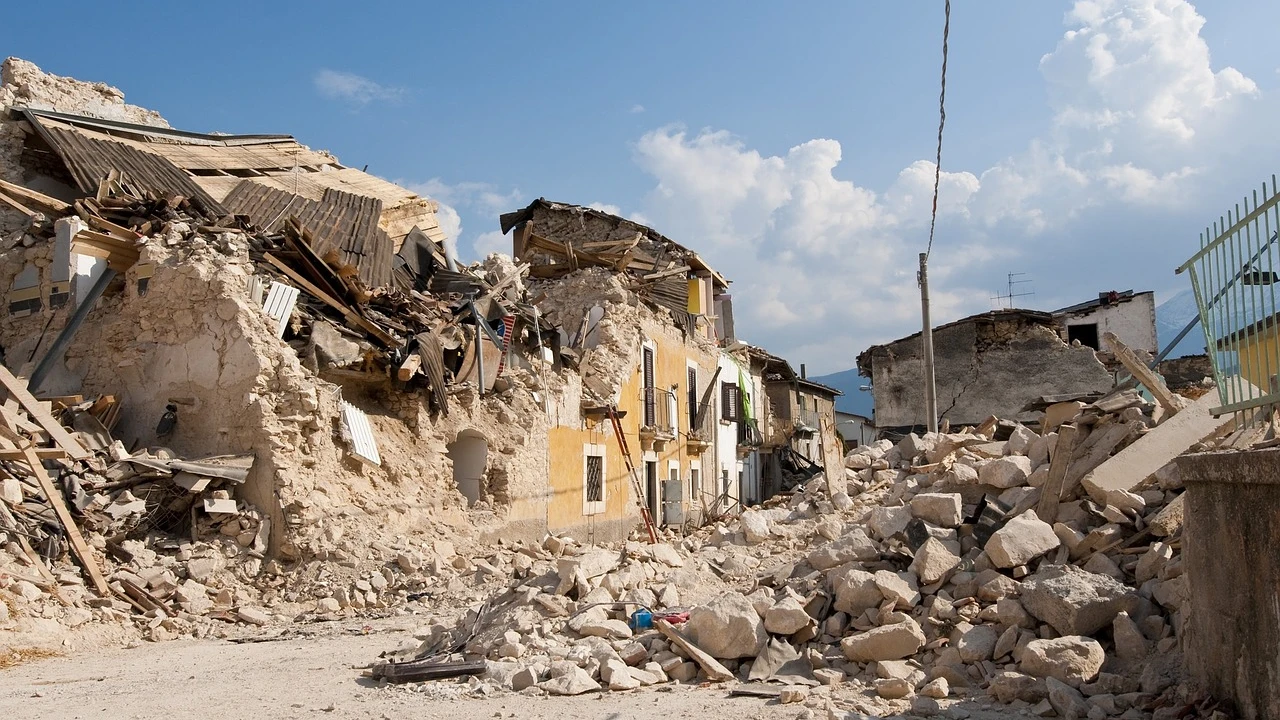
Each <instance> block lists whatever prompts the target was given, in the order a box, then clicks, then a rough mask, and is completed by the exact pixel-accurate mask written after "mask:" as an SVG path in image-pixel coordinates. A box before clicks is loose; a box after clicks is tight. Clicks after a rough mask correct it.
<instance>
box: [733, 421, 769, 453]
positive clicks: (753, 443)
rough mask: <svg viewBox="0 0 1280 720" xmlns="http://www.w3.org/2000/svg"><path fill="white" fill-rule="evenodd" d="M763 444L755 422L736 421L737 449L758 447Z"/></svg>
mask: <svg viewBox="0 0 1280 720" xmlns="http://www.w3.org/2000/svg"><path fill="white" fill-rule="evenodd" d="M763 442H764V438H762V437H761V436H760V427H759V426H758V425H756V421H755V420H739V421H738V447H760V445H761V444H762V443H763Z"/></svg>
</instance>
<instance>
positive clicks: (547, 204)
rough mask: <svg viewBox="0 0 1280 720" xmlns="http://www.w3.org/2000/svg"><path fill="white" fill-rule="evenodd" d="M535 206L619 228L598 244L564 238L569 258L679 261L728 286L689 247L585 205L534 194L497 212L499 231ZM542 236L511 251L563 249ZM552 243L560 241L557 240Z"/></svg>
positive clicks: (614, 263)
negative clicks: (569, 248)
mask: <svg viewBox="0 0 1280 720" xmlns="http://www.w3.org/2000/svg"><path fill="white" fill-rule="evenodd" d="M538 209H544V210H552V211H567V212H569V213H572V214H573V215H577V216H579V217H591V218H595V219H598V220H603V221H605V222H607V223H610V224H612V225H613V226H614V228H615V229H616V230H618V231H620V232H618V233H617V238H616V240H614V241H612V242H609V241H605V242H604V243H602V244H597V243H585V242H580V240H581V239H580V238H574V239H573V240H570V241H568V242H570V244H572V245H573V249H574V251H575V253H574V257H571V258H569V259H570V260H571V261H572V262H577V263H584V264H588V265H603V266H606V267H615V268H617V269H619V270H622V269H629V270H636V271H640V272H646V273H655V272H658V271H661V270H668V269H669V268H666V267H664V266H665V265H670V264H673V263H675V262H682V263H683V264H685V265H686V266H687V267H688V268H689V269H690V270H692V271H693V272H695V273H699V272H705V273H709V274H710V276H711V278H712V279H713V280H714V281H715V283H716V286H717V289H720V290H724V289H727V288H728V287H729V280H726V279H725V278H724V276H723V275H721V274H720V273H718V272H716V271H715V270H714V269H713V268H712V267H711V266H710V265H707V264H706V262H704V261H703V260H702V258H701V257H699V255H698V253H696V252H694V251H693V250H690V249H689V248H687V247H685V246H683V245H681V244H679V243H677V242H675V241H674V240H672V239H670V238H668V237H667V236H665V235H663V234H662V233H660V232H658V231H657V230H654V229H653V228H651V227H649V226H647V225H641V224H640V223H638V222H635V221H634V220H628V219H626V218H624V217H619V216H617V215H613V214H611V213H607V212H604V211H603V210H597V209H595V208H591V207H587V206H585V205H573V204H570V203H559V202H551V201H550V200H547V199H546V198H538V199H537V200H534V201H533V202H531V203H529V205H528V207H525V208H524V209H523V210H517V211H515V212H509V213H504V214H503V215H502V216H500V217H499V222H500V223H501V226H502V233H503V234H504V235H505V234H507V233H509V232H511V230H512V229H513V228H515V227H517V226H519V225H522V224H524V223H526V222H528V221H529V220H531V219H533V216H534V212H535V211H536V210H538ZM545 240H546V239H545V238H540V237H539V236H534V237H533V238H531V239H525V240H524V243H523V246H522V247H516V252H515V253H513V254H514V255H516V256H521V255H523V254H524V252H522V251H525V250H528V251H539V250H542V251H546V252H552V253H561V252H563V248H562V247H553V248H546V247H544V245H545V244H546V243H545ZM556 244H557V245H561V243H556ZM623 260H625V262H623ZM566 267H567V266H566ZM575 267H576V266H575ZM567 271H568V270H566V272H567ZM544 272H548V271H544Z"/></svg>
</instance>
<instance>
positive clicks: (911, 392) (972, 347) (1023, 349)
mask: <svg viewBox="0 0 1280 720" xmlns="http://www.w3.org/2000/svg"><path fill="white" fill-rule="evenodd" d="M933 344H934V367H935V373H934V374H935V379H936V380H935V382H936V387H937V395H938V414H939V421H940V422H942V421H949V422H950V424H951V425H952V426H955V427H960V426H963V425H978V424H981V423H982V421H983V420H985V419H986V418H988V417H991V416H993V415H994V416H997V417H1003V418H1016V419H1018V420H1019V421H1025V422H1034V421H1035V417H1034V416H1033V415H1028V412H1027V411H1026V410H1025V408H1026V407H1027V405H1028V404H1029V403H1032V402H1033V401H1036V400H1038V399H1039V398H1042V397H1045V396H1059V395H1081V396H1087V395H1095V394H1101V393H1104V392H1106V391H1107V390H1109V389H1110V388H1111V387H1112V385H1113V384H1114V378H1113V377H1112V375H1111V373H1110V372H1108V370H1107V368H1106V366H1104V365H1103V364H1102V362H1100V361H1099V359H1098V357H1097V354H1096V353H1095V352H1094V350H1093V348H1090V347H1088V346H1085V345H1081V344H1076V343H1072V344H1068V343H1066V342H1065V341H1063V339H1062V338H1061V337H1060V335H1059V325H1058V323H1057V321H1056V320H1055V318H1054V316H1053V315H1051V314H1050V313H1044V312H1037V311H1033V310H997V311H992V312H986V313H981V314H979V315H973V316H970V317H967V318H963V319H961V320H957V321H955V322H952V323H947V324H945V325H941V326H939V327H936V328H934V330H933ZM858 373H859V374H860V375H862V376H863V377H868V378H871V392H872V397H873V399H874V401H875V423H876V427H877V428H878V429H880V430H881V431H884V430H894V429H909V428H917V427H922V426H924V425H925V424H926V423H925V417H924V401H923V397H924V394H923V393H924V391H923V377H924V358H923V355H922V351H921V341H920V333H915V334H913V335H910V336H908V337H905V338H901V339H899V340H895V341H893V342H891V343H887V344H884V345H876V346H874V347H871V348H868V349H867V350H865V351H863V352H862V353H861V354H860V355H858Z"/></svg>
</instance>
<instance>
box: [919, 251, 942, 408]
mask: <svg viewBox="0 0 1280 720" xmlns="http://www.w3.org/2000/svg"><path fill="white" fill-rule="evenodd" d="M919 279H920V321H921V325H923V329H922V330H921V331H920V342H921V344H922V345H924V412H925V428H926V429H927V430H928V431H929V432H931V433H936V432H938V388H937V386H936V384H935V376H934V368H933V325H932V324H931V323H930V322H929V254H928V253H920V277H919Z"/></svg>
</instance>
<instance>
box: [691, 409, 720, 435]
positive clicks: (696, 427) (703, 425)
mask: <svg viewBox="0 0 1280 720" xmlns="http://www.w3.org/2000/svg"><path fill="white" fill-rule="evenodd" d="M717 427H718V424H717V423H716V408H715V405H714V404H712V403H709V402H702V403H698V404H697V405H695V406H694V412H693V413H692V414H691V415H690V417H689V442H697V443H710V442H712V441H713V440H715V437H716V428H717Z"/></svg>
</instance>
